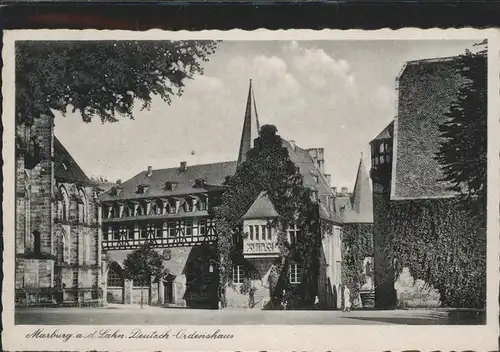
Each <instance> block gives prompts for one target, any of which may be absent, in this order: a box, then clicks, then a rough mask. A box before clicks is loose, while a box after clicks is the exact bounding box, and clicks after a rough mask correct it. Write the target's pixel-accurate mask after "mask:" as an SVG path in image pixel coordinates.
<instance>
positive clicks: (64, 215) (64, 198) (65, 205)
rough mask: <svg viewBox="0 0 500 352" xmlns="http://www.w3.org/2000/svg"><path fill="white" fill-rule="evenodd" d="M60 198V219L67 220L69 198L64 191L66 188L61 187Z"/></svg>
mask: <svg viewBox="0 0 500 352" xmlns="http://www.w3.org/2000/svg"><path fill="white" fill-rule="evenodd" d="M60 190H61V196H62V200H61V208H62V209H61V212H62V214H61V219H62V220H65V221H66V220H68V219H69V196H68V192H67V191H66V188H64V187H61V189H60Z"/></svg>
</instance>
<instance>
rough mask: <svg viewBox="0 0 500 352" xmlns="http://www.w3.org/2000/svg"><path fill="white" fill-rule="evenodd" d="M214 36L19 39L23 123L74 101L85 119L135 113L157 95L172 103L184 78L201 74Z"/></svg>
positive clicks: (112, 118)
mask: <svg viewBox="0 0 500 352" xmlns="http://www.w3.org/2000/svg"><path fill="white" fill-rule="evenodd" d="M216 44H217V43H216V42H213V41H73V42H68V41H57V42H54V41H52V42H51V41H47V42H32V41H21V42H17V43H16V116H17V119H18V121H19V122H23V121H26V119H32V118H37V117H38V116H40V115H42V114H49V115H50V110H51V109H52V110H55V111H59V112H60V113H62V114H63V115H64V114H65V113H66V111H67V108H68V107H69V106H71V107H72V108H73V112H75V111H79V113H80V115H81V117H82V119H83V121H85V122H90V121H91V120H92V118H93V117H95V116H97V117H99V118H100V119H101V121H102V122H115V121H118V120H119V117H120V116H121V117H126V118H133V115H132V114H133V109H134V106H135V102H136V101H139V102H141V103H142V106H141V108H142V109H148V108H149V107H150V105H151V99H152V96H153V95H158V96H160V97H161V99H162V100H163V101H165V102H167V103H168V104H170V102H171V100H172V97H173V96H175V95H177V96H180V95H182V93H183V88H184V82H185V80H186V79H192V78H193V77H194V76H195V75H196V74H202V73H203V68H202V63H203V62H205V61H208V57H209V56H210V55H211V54H213V53H214V51H215V49H216Z"/></svg>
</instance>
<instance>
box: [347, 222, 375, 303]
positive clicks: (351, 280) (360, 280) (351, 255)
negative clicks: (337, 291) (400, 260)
mask: <svg viewBox="0 0 500 352" xmlns="http://www.w3.org/2000/svg"><path fill="white" fill-rule="evenodd" d="M342 233H343V240H342V259H343V260H342V282H343V283H344V284H345V285H347V287H349V290H350V291H351V297H353V298H355V297H357V296H358V295H359V292H360V289H361V286H362V285H363V284H365V282H366V276H365V273H364V271H365V270H364V267H363V262H364V259H365V258H366V257H373V255H374V253H373V251H374V247H373V224H344V226H343V227H342Z"/></svg>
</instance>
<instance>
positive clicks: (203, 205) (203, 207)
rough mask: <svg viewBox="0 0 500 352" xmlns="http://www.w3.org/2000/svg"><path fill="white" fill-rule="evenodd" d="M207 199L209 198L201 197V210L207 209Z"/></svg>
mask: <svg viewBox="0 0 500 352" xmlns="http://www.w3.org/2000/svg"><path fill="white" fill-rule="evenodd" d="M207 200H208V198H205V199H200V201H199V202H198V208H199V209H200V210H207Z"/></svg>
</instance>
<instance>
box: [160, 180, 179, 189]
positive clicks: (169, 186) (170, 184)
mask: <svg viewBox="0 0 500 352" xmlns="http://www.w3.org/2000/svg"><path fill="white" fill-rule="evenodd" d="M176 187H177V183H176V182H171V181H167V182H165V185H164V187H163V190H165V191H173V190H175V188H176Z"/></svg>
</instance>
